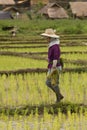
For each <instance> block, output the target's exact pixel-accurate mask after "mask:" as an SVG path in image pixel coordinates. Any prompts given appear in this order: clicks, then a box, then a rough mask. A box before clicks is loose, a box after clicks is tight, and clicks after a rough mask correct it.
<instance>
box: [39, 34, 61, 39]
mask: <svg viewBox="0 0 87 130" xmlns="http://www.w3.org/2000/svg"><path fill="white" fill-rule="evenodd" d="M41 36H43V37H52V38H59V36H58V35H49V34H46V33H42V34H41Z"/></svg>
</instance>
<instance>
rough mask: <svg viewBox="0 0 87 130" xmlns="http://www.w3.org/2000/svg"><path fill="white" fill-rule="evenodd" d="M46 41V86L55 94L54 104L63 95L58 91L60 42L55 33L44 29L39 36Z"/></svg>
mask: <svg viewBox="0 0 87 130" xmlns="http://www.w3.org/2000/svg"><path fill="white" fill-rule="evenodd" d="M41 36H44V37H45V38H46V39H47V42H48V43H49V46H48V74H47V80H46V85H47V86H48V87H49V88H51V89H52V90H53V91H54V92H55V94H56V102H60V101H61V100H62V99H63V95H62V94H61V93H60V89H59V73H60V71H61V70H62V66H61V64H60V47H59V44H60V41H59V36H58V35H56V34H55V31H54V30H53V29H51V28H49V29H46V30H45V32H44V33H42V34H41Z"/></svg>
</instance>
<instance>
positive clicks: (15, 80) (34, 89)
mask: <svg viewBox="0 0 87 130" xmlns="http://www.w3.org/2000/svg"><path fill="white" fill-rule="evenodd" d="M86 76H87V73H86V72H82V73H80V74H79V73H68V72H66V73H64V74H61V75H60V90H61V92H62V93H63V95H64V100H63V101H64V102H71V103H78V104H86V105H87V89H86V87H87V79H86ZM45 80H46V73H43V74H37V73H32V74H24V75H21V74H20V75H9V76H8V77H7V76H6V75H3V76H0V106H1V107H2V106H4V107H6V106H10V107H11V106H15V107H16V106H23V105H41V104H52V103H54V102H55V98H56V97H55V94H54V93H53V92H52V91H51V90H50V89H49V88H47V87H46V84H45ZM67 92H68V93H67Z"/></svg>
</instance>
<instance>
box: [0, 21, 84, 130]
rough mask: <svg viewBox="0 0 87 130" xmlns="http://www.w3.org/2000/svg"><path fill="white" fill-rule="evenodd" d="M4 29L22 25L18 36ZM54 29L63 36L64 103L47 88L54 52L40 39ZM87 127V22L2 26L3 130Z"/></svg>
mask: <svg viewBox="0 0 87 130" xmlns="http://www.w3.org/2000/svg"><path fill="white" fill-rule="evenodd" d="M4 26H17V27H18V34H17V36H16V37H11V36H10V34H9V31H3V30H2V27H4ZM49 27H51V28H54V29H56V30H57V33H58V34H59V35H60V40H61V44H60V47H61V54H62V58H63V60H64V70H65V69H66V71H63V73H61V74H60V90H61V92H62V93H63V95H64V99H63V101H61V102H60V103H58V104H55V98H56V97H55V94H54V93H53V92H52V91H51V90H50V89H49V88H47V87H46V84H45V80H46V68H47V49H48V48H47V43H46V40H45V39H43V38H41V37H40V34H41V33H42V32H43V31H44V29H46V28H49ZM67 34H68V35H67ZM83 67H84V72H83V71H82V68H83ZM37 68H39V69H40V70H39V72H38V71H37V72H38V73H37V72H35V71H34V70H35V69H37ZM79 68H80V72H79V71H78V69H79ZM22 69H25V70H26V73H25V72H24V71H22ZM30 69H31V70H32V69H33V71H30ZM41 69H42V70H44V71H43V73H42V70H41ZM75 69H76V70H77V72H75V71H72V70H75ZM15 70H18V71H19V73H14V72H15ZM37 70H38V69H37ZM68 70H70V71H68ZM8 71H9V72H10V73H8ZM11 71H12V72H13V73H12V72H11ZM21 71H22V73H21ZM86 122H87V20H78V19H77V20H71V19H70V20H41V19H37V20H36V19H35V20H27V21H25V20H22V21H20V20H16V21H15V20H6V21H0V130H53V129H54V130H80V129H81V130H87V124H86Z"/></svg>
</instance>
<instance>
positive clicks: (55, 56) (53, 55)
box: [48, 44, 60, 69]
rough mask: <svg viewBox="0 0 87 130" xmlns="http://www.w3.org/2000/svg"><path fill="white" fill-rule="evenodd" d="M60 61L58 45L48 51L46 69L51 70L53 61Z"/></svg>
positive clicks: (58, 64)
mask: <svg viewBox="0 0 87 130" xmlns="http://www.w3.org/2000/svg"><path fill="white" fill-rule="evenodd" d="M59 59H60V47H59V44H55V45H53V46H51V47H49V49H48V69H51V68H52V62H53V60H59ZM57 66H60V63H57Z"/></svg>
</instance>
